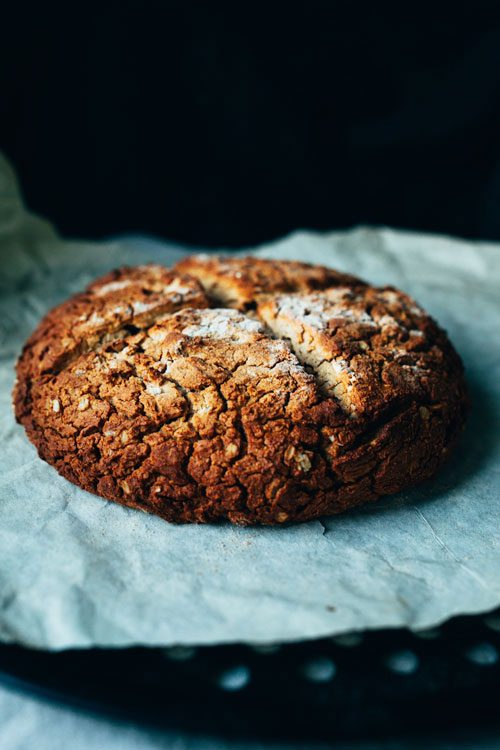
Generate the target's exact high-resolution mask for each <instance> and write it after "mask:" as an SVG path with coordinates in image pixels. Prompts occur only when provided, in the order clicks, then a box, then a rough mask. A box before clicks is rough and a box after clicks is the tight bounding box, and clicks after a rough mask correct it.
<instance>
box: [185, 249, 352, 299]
mask: <svg viewBox="0 0 500 750" xmlns="http://www.w3.org/2000/svg"><path fill="white" fill-rule="evenodd" d="M175 268H176V269H177V270H178V271H181V272H182V273H187V274H190V275H191V276H194V277H195V278H196V279H198V280H199V281H200V282H201V283H202V284H203V286H204V288H205V289H206V291H207V294H209V295H210V296H211V297H213V298H214V299H215V300H217V302H218V303H220V304H221V305H227V306H228V307H235V308H236V309H237V310H242V311H248V310H252V309H254V308H255V305H256V303H257V301H258V300H259V299H261V298H263V297H265V296H266V295H267V294H274V293H276V292H311V291H314V290H315V289H327V288H329V287H335V286H338V285H348V286H353V287H354V286H357V285H364V282H362V281H360V280H359V279H356V278H355V277H354V276H349V275H348V274H344V273H339V272H338V271H334V270H333V269H331V268H327V267H326V266H312V265H310V264H308V263H299V262H297V261H285V260H263V259H262V258H253V257H247V258H241V257H226V256H220V255H205V254H200V255H190V256H188V257H187V258H184V259H183V260H181V261H179V263H177V265H176V266H175Z"/></svg>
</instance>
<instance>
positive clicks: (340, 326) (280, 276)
mask: <svg viewBox="0 0 500 750" xmlns="http://www.w3.org/2000/svg"><path fill="white" fill-rule="evenodd" d="M203 263H204V261H203V262H202V263H201V265H200V256H195V257H194V259H187V260H186V261H183V262H182V263H181V264H179V266H178V268H179V270H182V271H187V270H188V268H189V266H190V265H191V266H192V267H193V268H194V267H196V268H197V269H198V270H199V269H200V268H201V267H202V265H203ZM210 263H211V264H212V265H211V272H210V273H211V274H212V276H209V277H207V276H206V275H204V274H203V273H202V272H201V271H200V272H199V273H197V274H196V275H197V277H198V280H197V279H195V278H193V277H191V276H189V275H186V274H185V273H180V272H178V271H172V270H167V269H164V268H162V267H159V266H143V267H138V268H135V269H120V270H119V271H116V272H113V273H112V274H109V275H108V276H106V277H104V278H103V279H100V280H98V281H97V282H95V283H94V284H92V285H91V286H90V287H89V288H88V289H87V290H86V292H84V293H83V294H80V295H77V296H76V297H74V298H72V299H71V300H69V301H68V302H66V303H64V304H63V305H61V306H59V307H58V308H55V309H54V310H52V311H51V312H50V313H49V314H48V315H47V316H46V318H45V319H44V320H43V321H42V322H41V323H40V325H39V327H38V329H37V330H36V331H35V332H34V334H33V335H32V336H31V338H30V339H29V340H28V342H27V344H26V345H25V347H24V349H23V353H22V355H21V357H20V360H19V362H18V366H17V373H18V380H17V383H16V387H15V390H14V404H15V410H16V417H17V419H18V421H19V422H21V423H22V424H23V425H24V427H25V429H26V431H27V434H28V436H29V438H30V440H31V441H32V442H33V443H34V445H35V446H36V447H37V449H38V452H39V454H40V456H41V458H43V459H44V460H46V461H47V462H48V463H50V464H52V465H53V466H55V467H56V469H57V470H58V471H59V473H61V474H62V475H63V476H64V477H66V478H67V479H69V480H70V481H72V482H74V483H75V484H77V485H79V486H80V487H83V488H84V489H86V490H89V491H90V492H94V493H96V494H98V495H101V496H103V497H105V498H108V499H109V500H114V501H117V502H119V503H122V504H124V505H128V506H131V507H136V508H140V509H141V510H144V511H147V512H151V513H155V514H158V515H160V516H162V517H163V518H165V519H167V520H169V521H174V522H210V521H216V520H219V519H225V518H227V519H229V520H230V521H232V522H234V523H239V524H249V523H262V524H280V523H284V522H287V521H299V520H306V519H311V518H317V517H318V516H321V515H325V514H331V513H338V512H340V511H343V510H346V509H347V508H350V507H353V506H355V505H358V504H360V503H362V502H365V501H366V500H371V499H375V498H376V497H378V496H380V495H382V494H387V493H391V492H396V491H398V490H401V489H403V488H404V487H407V486H408V485H410V484H413V483H415V482H417V481H421V480H422V479H425V478H427V477H428V476H430V475H431V474H433V473H434V472H435V471H436V469H437V468H438V466H439V465H440V464H441V463H442V461H443V460H444V458H445V457H446V455H447V454H448V452H449V451H450V449H451V447H452V445H453V443H454V442H455V439H456V437H457V435H458V434H459V432H460V429H461V427H462V424H463V419H464V409H465V403H466V396H465V387H464V381H463V376H462V367H461V363H460V360H459V358H458V356H457V355H456V353H455V351H454V350H453V348H452V346H451V344H450V343H449V341H448V339H447V337H446V335H445V334H444V333H443V332H442V331H441V330H440V329H439V328H438V326H437V325H436V324H435V323H434V322H433V321H432V319H431V318H429V316H428V315H426V313H425V312H424V311H423V310H421V309H420V308H419V307H418V306H417V305H416V303H415V302H414V301H413V300H411V299H410V298H409V297H408V296H406V295H404V294H403V293H402V292H399V291H397V290H394V289H391V288H387V289H374V288H373V287H369V286H367V285H365V284H364V283H363V282H361V281H359V280H357V279H352V277H348V276H344V275H342V274H337V273H336V272H333V271H329V270H327V269H323V268H320V267H313V266H305V265H304V264H296V263H290V264H287V263H286V262H284V261H280V262H279V263H277V262H274V261H263V260H258V261H255V260H254V259H235V262H234V263H233V262H232V260H227V259H224V260H223V261H219V260H216V259H215V260H214V259H213V258H212V259H210ZM217 263H219V264H221V265H220V266H219V267H218V268H217V267H216V264H217ZM214 264H215V265H214ZM254 264H255V266H256V267H255V268H254ZM228 266H231V267H232V269H233V272H234V273H238V272H240V273H241V274H242V275H241V276H240V277H236V279H237V280H238V282H239V281H242V280H243V281H242V284H243V286H241V287H238V289H237V290H236V291H235V289H236V286H231V292H230V299H229V297H226V299H225V304H229V302H230V303H231V305H232V306H233V305H234V306H237V307H244V306H247V307H249V306H250V305H249V300H250V297H249V295H253V297H252V298H251V300H250V301H251V302H252V305H251V306H252V307H254V308H256V310H255V313H252V317H250V316H248V315H246V314H244V313H242V312H239V311H237V310H235V309H228V308H227V307H223V308H220V307H215V308H214V307H212V304H220V299H221V293H220V287H219V286H217V287H215V286H214V284H213V280H212V279H213V277H214V276H217V278H223V277H224V276H226V277H227V278H229V280H230V284H233V281H232V280H231V279H232V277H231V275H230V274H228V272H227V268H228ZM266 268H267V270H268V273H267V276H266ZM237 269H240V271H238V270H237ZM252 274H253V275H252ZM301 274H302V275H301ZM200 281H201V284H200ZM202 284H203V285H204V286H205V291H204V290H203V287H202ZM323 287H329V288H326V289H325V288H323ZM225 288H226V290H227V288H229V287H225ZM313 288H315V289H316V290H315V291H311V289H313ZM242 290H243V291H242ZM304 290H307V291H304ZM227 294H229V292H227ZM258 318H260V320H259V319H258Z"/></svg>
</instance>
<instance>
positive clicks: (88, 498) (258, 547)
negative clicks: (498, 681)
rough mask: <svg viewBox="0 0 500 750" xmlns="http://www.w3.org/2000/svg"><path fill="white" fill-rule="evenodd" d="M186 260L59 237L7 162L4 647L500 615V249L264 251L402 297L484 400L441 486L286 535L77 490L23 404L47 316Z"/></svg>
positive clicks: (1, 474) (0, 352)
mask: <svg viewBox="0 0 500 750" xmlns="http://www.w3.org/2000/svg"><path fill="white" fill-rule="evenodd" d="M183 252H187V251H186V250H185V249H184V250H183V249H182V248H178V247H173V246H171V245H167V244H165V245H162V244H160V243H155V242H150V241H149V242H148V241H146V242H145V241H144V240H140V239H137V240H134V239H129V240H127V241H123V242H113V243H106V244H104V243H100V244H97V243H95V244H90V243H78V242H68V241H64V240H61V239H60V238H59V237H58V236H57V235H56V233H55V232H54V231H53V230H52V229H51V227H50V226H49V225H48V224H47V223H46V222H44V221H41V220H40V219H38V218H36V217H34V216H32V215H30V214H29V213H27V212H26V211H25V209H24V208H23V207H22V205H21V202H20V199H19V197H18V193H17V188H16V185H15V182H14V178H13V175H12V172H11V170H10V168H9V167H8V165H7V163H6V162H5V161H4V160H0V399H1V401H0V639H2V640H3V641H12V642H17V643H22V644H27V645H31V646H36V647H41V648H47V649H64V648H70V647H87V646H111V645H113V646H126V645H130V644H148V645H159V644H163V645H169V644H208V643H226V642H231V641H250V642H259V641H286V640H295V639H303V638H314V637H317V636H326V635H333V634H337V633H341V632H345V631H352V630H362V629H366V628H379V627H384V626H402V625H407V626H410V627H411V628H425V627H430V626H433V625H435V624H437V623H439V622H440V621H442V620H444V619H446V618H448V617H450V616H452V615H455V614H459V613H468V612H470V613H471V612H481V611H484V610H489V609H492V608H493V607H496V606H497V605H499V604H500V534H499V524H500V460H499V459H500V448H499V435H500V430H499V408H500V246H498V245H493V244H485V243H481V244H480V243H469V242H463V241H459V240H455V239H450V238H447V237H434V236H425V235H418V234H411V233H403V232H395V231H392V230H390V229H370V228H360V229H355V230H352V231H349V232H342V233H334V234H327V235H325V234H312V233H309V232H307V233H306V232H298V233H296V234H293V235H291V236H290V237H287V238H285V239H284V240H281V241H279V242H277V243H273V244H270V245H267V246H264V247H261V248H259V249H257V250H256V251H255V252H256V253H257V254H258V255H261V256H265V257H280V258H298V259H301V260H308V261H311V262H320V263H325V264H328V265H331V266H334V267H336V268H339V269H340V270H343V271H350V272H353V273H356V274H358V275H360V276H362V277H364V278H366V279H368V280H369V281H371V282H373V283H375V284H388V283H389V284H395V285H397V286H400V287H402V288H403V289H404V290H406V291H407V292H409V293H410V294H412V295H414V296H415V297H416V298H417V299H418V301H419V302H420V303H421V304H423V305H424V306H425V307H426V308H427V309H428V310H429V311H430V312H431V313H432V314H433V315H434V316H435V317H436V318H437V319H438V321H439V322H440V323H441V324H442V325H443V326H444V327H445V328H446V329H447V330H448V332H449V334H450V336H451V339H452V341H453V342H454V343H455V345H456V347H457V349H458V350H459V352H460V354H461V355H462V357H463V359H464V361H465V365H466V369H467V379H468V383H469V386H470V391H471V395H472V400H473V410H472V413H471V416H470V419H469V422H468V426H467V430H466V432H465V435H464V437H463V440H462V442H461V445H460V447H459V449H458V451H457V453H456V454H455V456H454V458H453V459H452V460H451V461H450V463H449V464H448V465H447V466H446V468H445V469H444V470H443V471H442V472H441V473H440V474H439V475H438V476H437V477H436V478H435V479H434V480H432V481H431V482H428V483H427V484H426V485H425V486H422V487H419V488H417V489H415V490H412V491H409V492H405V493H402V494H400V495H398V496H395V497H391V498H385V499H382V500H380V501H379V502H377V503H375V504H371V505H368V506H366V507H364V508H362V509H360V510H358V511H356V512H351V513H348V514H346V515H343V516H338V517H335V518H330V519H324V520H323V521H321V522H320V521H315V522H311V523H307V524H303V525H300V526H292V527H288V528H277V529H272V528H236V527H232V526H230V525H222V526H173V525H170V524H168V523H166V522H165V521H162V520H160V519H159V518H155V517H153V516H147V515H145V514H143V513H140V512H137V511H134V510H128V509H125V508H122V507H120V506H118V505H115V504H113V503H110V502H106V501H104V500H102V499H100V498H98V497H94V496H92V495H90V494H87V493H86V492H84V491H82V490H80V489H78V488H76V487H74V486H73V485H72V484H70V483H69V482H67V481H65V480H64V479H62V478H61V477H59V476H58V475H57V473H56V472H55V471H54V470H53V469H52V468H51V467H50V466H48V465H47V464H45V463H43V462H42V461H41V460H40V459H38V457H37V455H36V452H35V450H34V448H33V447H32V446H31V445H30V443H29V442H28V440H27V438H26V436H25V434H24V431H23V429H22V428H21V427H19V426H18V425H16V424H15V422H14V418H13V415H12V409H11V397H10V393H11V389H12V385H13V380H14V373H13V366H14V361H15V358H16V356H17V355H18V353H19V351H20V348H21V346H22V344H23V342H24V340H25V338H26V337H27V336H28V334H29V333H30V332H31V330H32V329H33V328H34V326H35V325H36V324H37V322H38V320H39V319H40V318H41V316H42V315H43V314H44V313H45V312H46V311H47V310H48V309H49V308H50V307H52V306H53V305H54V304H56V303H58V302H60V301H62V300H63V299H65V298H66V297H67V296H68V295H69V294H72V293H74V292H76V291H77V290H80V289H81V288H82V287H84V286H85V285H86V284H87V283H88V282H89V281H90V280H91V279H92V278H94V277H95V276H97V275H99V274H102V273H103V272H105V271H107V270H109V269H110V268H112V267H114V266H117V265H121V264H125V263H129V264H130V263H138V262H140V263H144V262H146V261H157V262H158V261H160V262H163V263H165V264H166V265H168V264H169V263H171V262H173V261H174V260H176V259H177V258H178V257H179V256H180V255H181V254H182V253H183Z"/></svg>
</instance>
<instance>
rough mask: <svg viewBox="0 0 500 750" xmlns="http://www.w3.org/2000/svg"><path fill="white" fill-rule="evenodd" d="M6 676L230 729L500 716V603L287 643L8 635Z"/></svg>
mask: <svg viewBox="0 0 500 750" xmlns="http://www.w3.org/2000/svg"><path fill="white" fill-rule="evenodd" d="M0 678H1V679H3V680H4V681H6V682H8V683H10V684H15V685H16V686H17V687H20V688H22V689H26V690H29V691H30V692H33V691H35V692H37V693H39V694H42V695H44V696H46V697H48V698H50V699H51V700H56V701H59V702H70V703H72V704H73V705H78V706H80V707H82V708H84V709H87V710H93V711H96V710H97V711H100V712H107V713H112V714H114V715H121V716H124V717H127V718H129V719H134V720H138V721H145V722H154V723H158V724H163V725H168V726H169V727H171V728H176V729H179V730H190V731H195V732H204V733H209V734H214V735H220V736H238V737H260V738H264V737H269V738H271V737H273V738H280V739H285V738H291V737H293V738H295V739H297V738H307V739H310V740H313V739H331V738H334V737H359V736H363V735H368V734H369V735H370V736H373V735H388V734H390V735H395V734H406V733H408V732H411V733H415V732H427V731H435V730H446V729H450V728H453V729H454V730H455V731H456V730H457V729H459V728H464V729H466V728H474V727H477V726H481V727H482V728H484V727H485V726H489V727H493V726H496V724H497V722H498V723H499V725H500V711H499V705H500V704H499V699H500V694H499V692H500V691H499V686H500V610H497V611H495V612H493V613H490V614H488V615H486V616H481V617H480V616H467V617H458V618H455V619H453V620H450V621H449V622H448V623H446V624H444V625H442V626H441V627H439V628H436V629H433V630H426V631H421V632H419V633H412V632H410V631H408V630H405V629H397V630H396V629H395V630H381V631H371V632H367V633H351V634H348V635H342V636H338V637H335V638H330V639H321V640H315V641H307V642H300V643H288V644H258V645H253V646H251V645H231V646H204V647H199V648H187V647H172V648H165V649H160V648H130V649H115V650H113V649H91V650H81V651H77V650H73V651H65V652H60V653H48V652H43V651H34V650H30V649H24V648H21V647H18V646H7V645H3V646H1V647H0Z"/></svg>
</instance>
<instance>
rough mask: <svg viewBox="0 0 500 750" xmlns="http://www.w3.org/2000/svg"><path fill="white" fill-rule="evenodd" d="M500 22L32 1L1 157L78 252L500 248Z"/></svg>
mask: <svg viewBox="0 0 500 750" xmlns="http://www.w3.org/2000/svg"><path fill="white" fill-rule="evenodd" d="M402 5H403V4H402ZM404 5H405V6H406V5H407V4H404ZM408 5H410V6H413V4H408ZM497 6H498V3H497V2H495V3H493V2H490V3H488V2H479V1H478V2H475V3H470V7H469V9H468V10H464V8H463V6H461V5H460V4H456V5H455V6H454V9H453V11H452V14H451V15H450V8H452V7H453V6H450V5H449V4H448V3H445V4H443V5H442V6H441V5H440V4H439V3H435V4H434V7H433V8H432V9H431V10H429V12H428V13H423V12H422V14H421V17H418V18H417V17H416V16H414V15H411V16H410V15H409V14H408V9H407V8H405V17H403V16H401V15H394V14H393V13H389V12H388V11H384V10H383V9H382V7H381V6H380V4H379V3H370V4H369V3H365V4H360V3H336V2H332V1H331V2H318V1H315V0H310V1H309V2H307V3H301V4H293V3H289V4H282V3H279V4H274V3H267V4H265V5H259V4H258V3H252V4H248V3H233V4H223V5H221V4H219V3H210V2H206V3H199V4H196V3H192V2H186V1H185V2H174V1H168V0H164V1H163V2H150V1H146V0H142V1H139V0H137V1H136V2H131V1H130V0H128V1H126V2H120V3H117V2H105V1H103V2H101V3H99V4H96V5H92V4H88V3H87V4H83V3H67V4H66V5H65V6H61V7H59V6H55V5H51V4H50V3H49V4H46V3H36V4H35V3H29V4H24V5H23V4H19V3H18V4H17V5H15V6H14V8H13V10H11V11H10V12H9V15H8V17H5V16H4V17H3V18H4V22H3V24H2V26H3V30H2V33H1V40H2V44H1V45H0V147H1V148H2V149H3V150H4V151H5V153H6V154H7V155H8V157H9V158H10V159H11V160H12V162H13V163H14V166H15V167H16V169H17V170H18V172H19V174H20V177H21V182H22V186H23V190H24V194H25V197H26V200H27V202H28V204H29V205H30V206H31V207H32V208H33V209H35V210H36V211H37V212H40V213H43V214H45V215H47V216H49V217H50V218H51V219H53V220H54V221H55V222H56V223H57V225H58V226H59V228H60V229H61V230H62V231H63V232H64V233H65V234H68V235H76V236H84V237H101V236H105V235H109V234H113V233H121V232H125V231H142V232H150V233H154V234H158V235H162V236H165V237H168V238H171V239H176V240H181V241H184V242H189V243H195V244H199V245H207V246H208V245H212V246H223V245H226V246H238V245H246V244H250V243H255V242H260V241H264V240H268V239H271V238H274V237H276V236H279V235H281V234H283V233H285V232H288V231H289V230H291V229H294V228H297V227H312V228H319V229H324V228H329V229H330V228H340V227H348V226H351V225H353V224H357V223H360V222H364V223H374V224H390V225H393V226H399V227H407V228H412V229H421V230H430V231H437V232H448V233H454V234H458V235H463V236H468V237H481V238H485V239H499V238H500V213H499V211H498V210H497V206H498V205H499V199H500V19H499V11H498V10H497Z"/></svg>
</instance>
